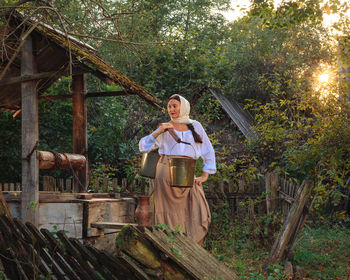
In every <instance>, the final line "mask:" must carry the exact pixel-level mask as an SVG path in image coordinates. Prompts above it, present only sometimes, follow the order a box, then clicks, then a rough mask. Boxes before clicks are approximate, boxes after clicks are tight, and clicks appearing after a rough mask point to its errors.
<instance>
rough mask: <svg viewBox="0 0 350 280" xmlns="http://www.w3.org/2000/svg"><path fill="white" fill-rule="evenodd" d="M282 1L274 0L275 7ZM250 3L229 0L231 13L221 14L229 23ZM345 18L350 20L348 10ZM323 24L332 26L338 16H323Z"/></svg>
mask: <svg viewBox="0 0 350 280" xmlns="http://www.w3.org/2000/svg"><path fill="white" fill-rule="evenodd" d="M282 1H283V0H275V1H274V3H275V6H276V5H279V4H280V3H281V2H282ZM346 1H348V0H340V3H344V2H346ZM250 5H251V2H250V1H249V0H231V6H232V11H227V12H223V15H224V16H225V18H226V19H227V20H229V21H233V20H236V19H238V18H240V17H242V16H243V15H244V14H245V13H246V12H247V10H248V8H249V6H250ZM347 16H348V17H349V18H350V10H349V11H348V12H347ZM323 18H324V20H323V24H324V25H325V27H330V26H331V25H332V24H334V23H335V22H337V21H338V20H339V15H336V14H329V15H328V14H324V15H323Z"/></svg>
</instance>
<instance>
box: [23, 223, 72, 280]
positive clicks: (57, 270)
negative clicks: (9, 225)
mask: <svg viewBox="0 0 350 280" xmlns="http://www.w3.org/2000/svg"><path fill="white" fill-rule="evenodd" d="M26 226H27V228H28V230H29V231H30V232H31V234H32V235H33V237H34V238H35V240H36V241H37V243H38V245H39V246H37V250H38V251H39V253H40V256H41V257H42V258H43V260H44V261H45V263H46V265H47V267H49V268H50V269H51V271H52V274H53V275H55V276H56V277H57V278H58V279H60V280H65V279H66V278H65V272H64V270H63V268H61V267H59V265H58V263H57V262H56V261H55V258H54V256H53V255H52V254H51V253H50V251H49V250H48V248H49V242H48V241H47V240H46V239H45V238H44V237H43V236H42V234H41V233H40V232H39V230H38V229H37V228H36V227H35V226H34V225H33V224H31V223H29V222H27V223H26Z"/></svg>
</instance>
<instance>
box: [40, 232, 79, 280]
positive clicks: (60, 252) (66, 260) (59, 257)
mask: <svg viewBox="0 0 350 280" xmlns="http://www.w3.org/2000/svg"><path fill="white" fill-rule="evenodd" d="M40 232H41V233H42V234H43V236H44V237H45V238H46V240H47V241H48V242H49V245H48V248H49V250H50V253H51V255H53V257H54V259H55V261H56V262H57V263H58V264H59V266H60V267H61V268H62V270H63V271H64V272H65V273H66V274H67V276H69V278H68V279H74V280H80V279H85V278H84V274H83V275H82V274H81V268H80V266H79V264H78V263H77V262H76V260H75V259H74V258H72V257H71V256H70V255H69V254H67V253H66V250H65V249H64V247H63V246H62V245H61V243H60V242H58V240H56V238H54V237H53V235H52V234H51V232H49V231H48V230H47V229H45V228H42V229H40Z"/></svg>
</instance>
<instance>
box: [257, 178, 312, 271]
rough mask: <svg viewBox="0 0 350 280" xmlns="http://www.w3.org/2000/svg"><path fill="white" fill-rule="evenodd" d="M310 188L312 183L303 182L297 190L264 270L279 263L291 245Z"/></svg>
mask: <svg viewBox="0 0 350 280" xmlns="http://www.w3.org/2000/svg"><path fill="white" fill-rule="evenodd" d="M312 187H313V183H312V181H309V180H305V181H304V182H303V183H302V184H301V186H300V187H299V189H298V190H297V194H296V197H295V201H294V203H293V205H292V207H291V209H290V211H289V213H288V216H287V218H286V220H285V222H284V224H283V227H282V229H281V231H280V233H279V235H278V237H277V239H276V240H275V242H274V244H273V246H272V248H271V251H270V255H269V258H268V260H267V261H266V263H265V265H264V267H265V268H266V267H267V266H268V265H272V264H276V263H279V262H280V261H281V260H282V259H283V258H284V256H285V254H286V252H287V251H288V248H289V247H290V245H291V241H292V237H293V234H294V232H295V231H296V230H297V226H298V224H299V220H300V218H301V217H302V214H303V210H304V206H305V204H306V203H307V201H308V199H309V197H310V194H311V191H312Z"/></svg>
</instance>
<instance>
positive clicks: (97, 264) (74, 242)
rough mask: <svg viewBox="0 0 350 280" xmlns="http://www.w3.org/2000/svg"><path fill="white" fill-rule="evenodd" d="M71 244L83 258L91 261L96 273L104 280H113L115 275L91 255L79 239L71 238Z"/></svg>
mask: <svg viewBox="0 0 350 280" xmlns="http://www.w3.org/2000/svg"><path fill="white" fill-rule="evenodd" d="M69 241H70V243H71V244H72V246H74V248H75V249H76V250H77V251H78V252H79V253H80V254H81V256H82V258H83V259H84V260H86V261H89V262H90V263H91V265H92V266H93V269H94V271H96V272H97V273H100V274H101V275H102V277H103V278H104V279H113V275H112V274H111V272H110V271H108V270H107V269H106V268H105V267H104V266H103V265H101V264H100V262H99V260H98V258H97V257H96V256H95V255H94V254H92V253H91V251H89V250H88V249H87V248H86V247H85V246H83V244H82V243H80V242H79V241H78V240H77V239H74V238H70V239H69Z"/></svg>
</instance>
